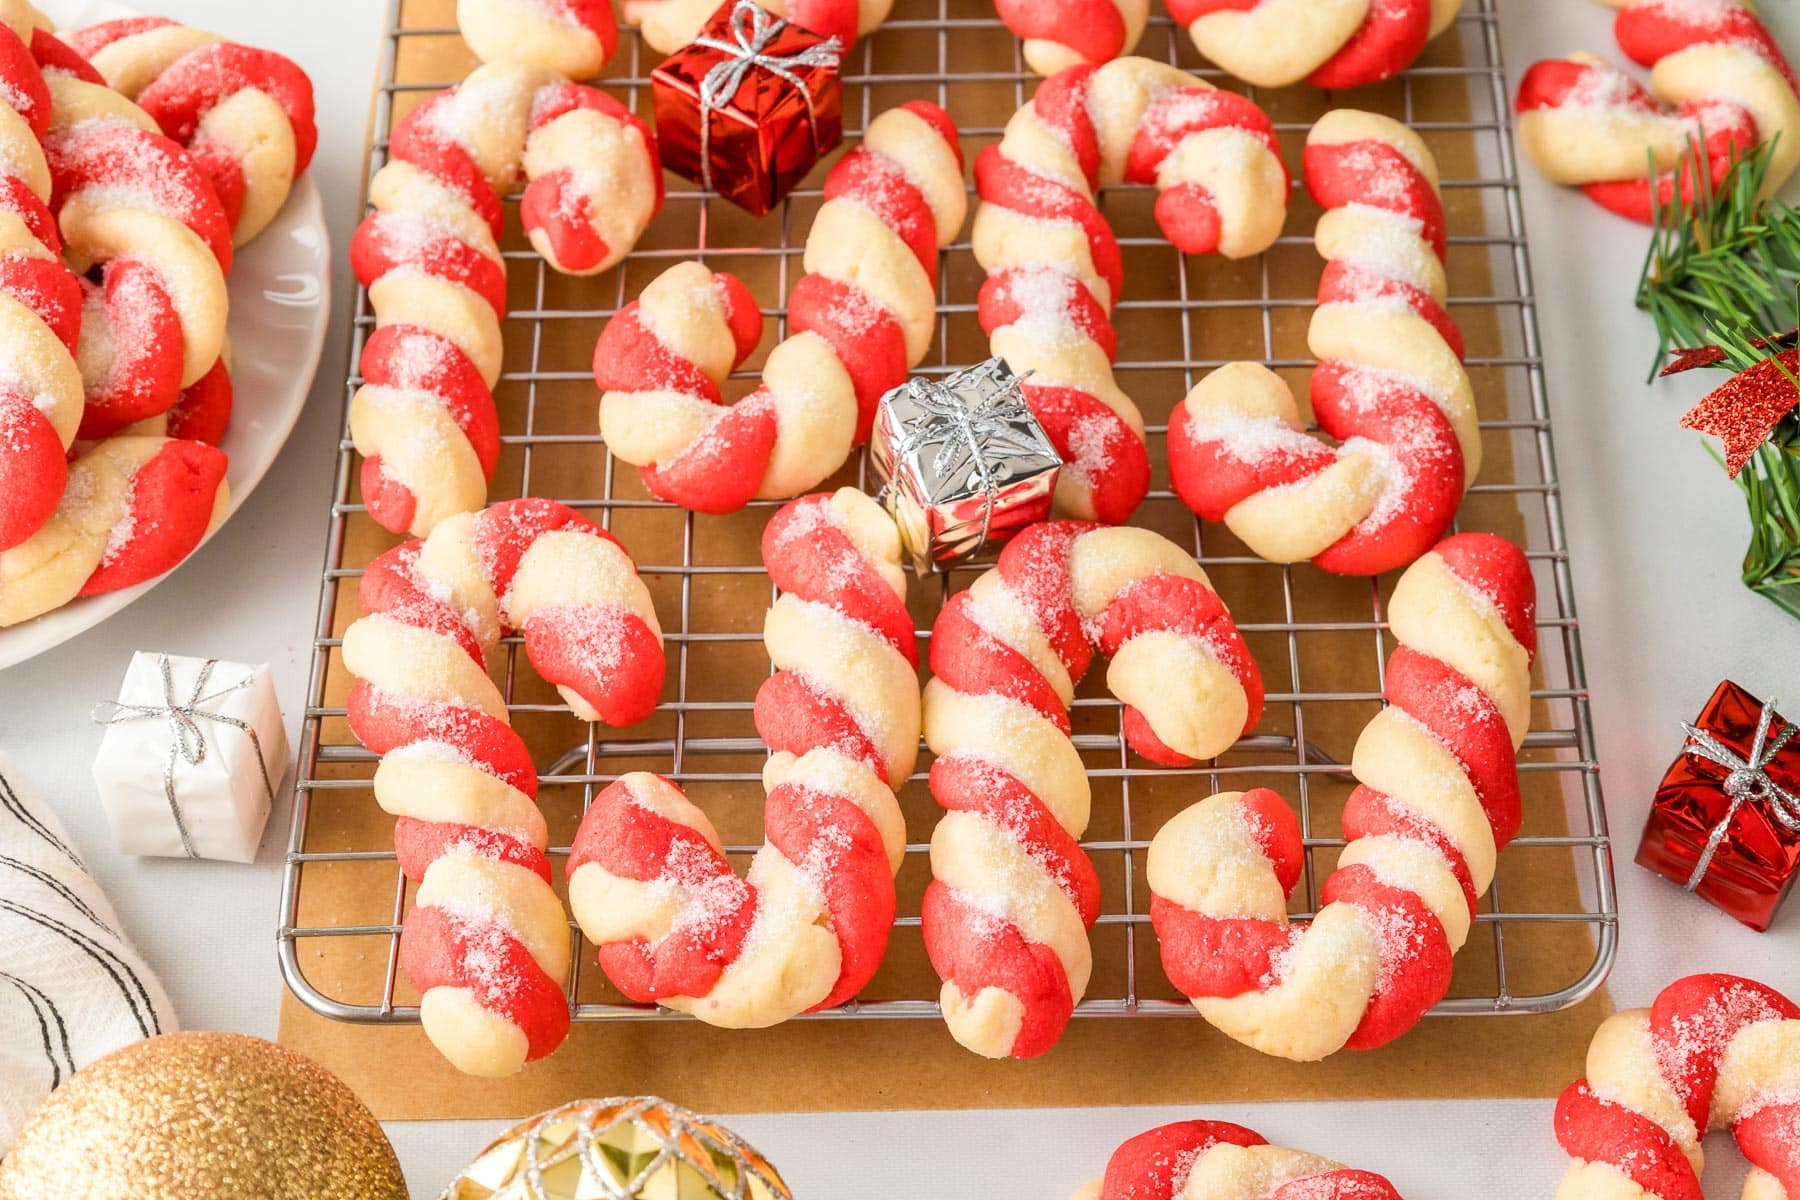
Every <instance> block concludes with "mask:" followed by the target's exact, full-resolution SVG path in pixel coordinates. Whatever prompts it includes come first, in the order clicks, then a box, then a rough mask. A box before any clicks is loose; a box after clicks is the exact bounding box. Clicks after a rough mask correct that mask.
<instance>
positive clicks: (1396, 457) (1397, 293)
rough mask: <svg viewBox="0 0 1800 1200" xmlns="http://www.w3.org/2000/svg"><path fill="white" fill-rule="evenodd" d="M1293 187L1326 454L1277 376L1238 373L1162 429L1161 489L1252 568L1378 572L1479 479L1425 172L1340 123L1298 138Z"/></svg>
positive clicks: (1378, 127)
mask: <svg viewBox="0 0 1800 1200" xmlns="http://www.w3.org/2000/svg"><path fill="white" fill-rule="evenodd" d="M1306 183H1307V187H1308V189H1309V190H1310V191H1311V192H1312V195H1313V198H1314V199H1316V200H1317V201H1318V202H1319V203H1320V205H1322V206H1323V207H1324V208H1325V210H1326V211H1325V215H1324V216H1323V217H1321V218H1320V220H1319V226H1318V232H1317V235H1316V241H1317V245H1318V249H1319V253H1320V254H1321V255H1322V256H1324V258H1325V259H1326V260H1327V261H1326V266H1325V274H1324V277H1323V278H1322V279H1321V280H1320V281H1319V307H1318V309H1317V310H1316V311H1315V312H1314V313H1313V319H1312V326H1311V328H1310V330H1309V331H1308V335H1307V340H1308V344H1309V345H1310V346H1311V348H1312V351H1313V353H1314V354H1316V355H1318V356H1319V358H1320V359H1321V360H1322V361H1321V362H1320V364H1319V366H1318V369H1317V370H1315V371H1314V372H1313V376H1312V408H1313V414H1314V415H1315V416H1316V417H1317V418H1318V422H1319V427H1320V429H1322V430H1323V431H1324V433H1325V434H1326V435H1328V436H1329V437H1332V438H1335V439H1337V442H1338V444H1337V445H1335V446H1333V445H1330V444H1328V443H1326V442H1323V441H1320V440H1319V439H1317V438H1315V437H1313V436H1312V435H1311V434H1309V433H1307V432H1306V427H1305V425H1304V424H1303V423H1302V421H1301V418H1300V412H1299V407H1298V406H1297V405H1296V404H1295V402H1294V396H1293V393H1292V392H1291V391H1290V390H1289V389H1288V386H1287V384H1286V383H1285V382H1283V381H1282V379H1281V378H1280V377H1279V376H1277V375H1276V374H1275V373H1274V372H1272V371H1270V370H1268V369H1267V368H1266V367H1263V366H1260V365H1258V364H1254V363H1234V364H1231V365H1230V366H1227V367H1224V368H1222V369H1221V370H1218V371H1215V372H1213V373H1212V374H1211V375H1209V376H1207V377H1206V378H1205V379H1203V380H1201V381H1200V383H1199V384H1198V385H1197V386H1196V387H1195V388H1194V390H1193V391H1191V392H1190V393H1188V396H1187V398H1186V399H1185V400H1183V401H1182V403H1181V404H1180V406H1179V407H1177V408H1176V410H1175V412H1174V414H1173V415H1172V416H1171V417H1170V419H1169V479H1170V482H1171V483H1172V484H1173V485H1174V488H1175V492H1176V494H1177V495H1179V496H1180V497H1181V499H1182V501H1183V502H1184V503H1186V504H1187V506H1188V507H1189V508H1191V509H1193V510H1194V511H1195V512H1196V513H1198V514H1200V516H1202V517H1204V518H1205V519H1207V520H1208V521H1223V522H1224V523H1225V524H1226V525H1227V526H1229V527H1230V529H1231V531H1232V532H1233V533H1235V534H1236V535H1237V536H1238V537H1239V538H1240V539H1242V540H1243V542H1244V544H1245V545H1247V546H1248V547H1250V549H1251V550H1252V551H1254V552H1255V553H1257V554H1259V555H1261V556H1262V557H1263V558H1266V559H1269V560H1270V561H1272V562H1299V561H1300V560H1302V559H1307V558H1310V559H1312V560H1313V561H1314V562H1315V563H1317V564H1318V565H1319V566H1321V567H1323V568H1324V569H1325V570H1327V571H1334V572H1337V573H1339V574H1343V575H1375V574H1379V573H1381V572H1382V571H1388V570H1392V569H1393V568H1395V567H1400V566H1404V565H1405V564H1407V563H1409V562H1411V561H1412V560H1413V559H1415V558H1417V557H1418V556H1419V555H1421V554H1423V553H1424V552H1425V551H1426V550H1428V549H1430V548H1431V546H1432V544H1433V543H1435V542H1436V541H1437V540H1438V539H1439V538H1440V537H1442V536H1443V535H1444V531H1445V530H1447V529H1448V528H1449V527H1450V522H1451V521H1452V520H1453V519H1454V518H1455V516H1456V509H1457V506H1458V505H1459V504H1461V503H1462V497H1463V493H1464V492H1465V491H1466V490H1467V489H1468V487H1469V484H1470V483H1472V482H1473V481H1474V479H1475V474H1476V472H1477V471H1478V470H1480V467H1481V431H1480V428H1479V426H1478V424H1477V418H1476V412H1475V394H1474V391H1473V389H1472V388H1471V386H1470V384H1469V376H1468V373H1467V372H1466V371H1465V370H1464V369H1463V365H1462V354H1463V341H1462V334H1461V333H1460V332H1459V331H1458V330H1457V328H1456V323H1455V322H1454V321H1452V320H1451V319H1450V316H1449V313H1448V312H1447V310H1446V308H1445V297H1446V285H1445V278H1444V261H1445V237H1444V210H1443V204H1442V202H1441V200H1440V198H1439V196H1438V183H1437V164H1436V162H1435V161H1433V159H1432V157H1431V152H1430V151H1429V150H1427V149H1426V147H1425V143H1424V142H1423V141H1422V140H1420V138H1419V136H1418V135H1417V134H1415V133H1414V132H1413V131H1412V130H1410V129H1408V128H1407V127H1406V126H1404V125H1402V124H1400V123H1399V122H1398V121H1394V120H1391V119H1389V118H1387V117H1381V116H1376V115H1374V114H1372V113H1364V112H1355V111H1352V110H1349V109H1338V110H1336V111H1333V112H1330V113H1327V114H1326V115H1325V117H1324V118H1323V119H1321V120H1320V121H1319V123H1318V124H1317V125H1315V126H1314V127H1313V130H1312V132H1311V133H1310V134H1309V135H1308V137H1307V139H1306Z"/></svg>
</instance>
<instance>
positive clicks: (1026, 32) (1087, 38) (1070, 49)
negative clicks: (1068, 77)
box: [994, 0, 1150, 75]
mask: <svg viewBox="0 0 1800 1200" xmlns="http://www.w3.org/2000/svg"><path fill="white" fill-rule="evenodd" d="M994 8H995V9H996V10H997V11H998V12H999V14H1000V19H1001V20H1002V21H1004V22H1006V27H1007V28H1008V29H1010V30H1012V31H1013V33H1014V34H1015V35H1016V36H1017V37H1018V38H1019V39H1020V40H1021V41H1023V42H1024V43H1025V65H1026V66H1028V67H1030V68H1031V69H1032V70H1034V71H1036V72H1037V73H1038V74H1039V75H1054V74H1056V73H1057V72H1058V71H1063V70H1067V69H1068V68H1070V67H1079V66H1084V65H1086V66H1099V65H1100V64H1101V63H1104V62H1111V61H1112V60H1113V59H1115V58H1118V57H1119V56H1121V55H1124V54H1130V53H1131V51H1132V49H1133V48H1134V47H1135V46H1136V45H1137V43H1138V38H1140V37H1142V36H1143V33H1144V23H1145V22H1146V21H1148V20H1149V18H1150V0H994Z"/></svg>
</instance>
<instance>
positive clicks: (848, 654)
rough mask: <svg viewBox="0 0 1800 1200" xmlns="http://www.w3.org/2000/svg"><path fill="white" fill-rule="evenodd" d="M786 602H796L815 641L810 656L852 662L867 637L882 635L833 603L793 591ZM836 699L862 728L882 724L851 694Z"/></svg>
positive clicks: (879, 717)
mask: <svg viewBox="0 0 1800 1200" xmlns="http://www.w3.org/2000/svg"><path fill="white" fill-rule="evenodd" d="M782 603H784V604H789V605H792V606H793V607H794V608H795V609H796V610H797V613H796V615H797V616H798V617H799V621H800V624H801V625H802V627H803V628H805V629H806V631H807V634H808V637H809V639H810V641H811V643H812V645H811V647H809V653H808V657H811V658H813V660H814V661H825V662H840V663H842V662H850V661H852V660H853V659H855V658H856V657H857V656H858V654H859V653H860V652H861V649H862V640H863V639H864V638H867V637H870V636H875V637H879V636H880V635H879V634H877V633H875V631H874V630H873V629H871V628H870V627H869V626H867V625H865V624H863V623H862V622H860V621H856V620H853V619H851V618H850V617H849V616H848V615H846V614H845V613H843V612H842V611H840V610H839V609H836V608H833V607H832V606H831V605H829V604H821V603H820V602H818V601H816V600H802V599H800V597H798V596H795V595H792V594H790V595H788V596H786V597H784V598H783V600H782ZM884 644H885V643H884ZM821 690H822V689H821ZM836 700H837V702H838V703H839V704H840V705H842V706H843V708H844V710H845V711H847V712H848V713H849V714H850V716H851V717H852V718H853V719H854V720H855V721H856V723H857V724H858V725H860V726H862V728H864V729H879V728H881V714H880V713H872V712H865V711H862V710H860V709H859V708H858V707H857V705H856V703H855V701H854V699H853V698H852V697H850V696H847V695H842V696H837V697H836Z"/></svg>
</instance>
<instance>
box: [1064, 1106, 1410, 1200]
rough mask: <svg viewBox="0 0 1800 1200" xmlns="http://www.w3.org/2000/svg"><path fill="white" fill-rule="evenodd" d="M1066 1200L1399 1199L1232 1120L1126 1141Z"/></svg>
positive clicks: (1390, 1188) (1373, 1181) (1370, 1179)
mask: <svg viewBox="0 0 1800 1200" xmlns="http://www.w3.org/2000/svg"><path fill="white" fill-rule="evenodd" d="M1069 1200H1400V1193H1399V1192H1397V1191H1395V1190H1394V1185H1393V1184H1391V1183H1389V1182H1388V1181H1387V1180H1386V1179H1384V1178H1382V1177H1381V1176H1380V1175H1376V1174H1374V1173H1373V1172H1370V1171H1358V1170H1355V1169H1353V1168H1351V1167H1345V1166H1340V1165H1339V1164H1337V1163H1334V1162H1332V1161H1331V1160H1330V1159H1328V1158H1320V1157H1319V1156H1318V1155H1316V1154H1308V1153H1306V1152H1305V1151H1304V1150H1289V1149H1287V1148H1285V1147H1282V1146H1271V1145H1269V1144H1268V1143H1267V1142H1265V1141H1264V1140H1263V1137H1262V1135H1261V1134H1260V1133H1257V1132H1256V1131H1254V1130H1251V1129H1245V1128H1244V1127H1243V1126H1242V1125H1233V1124H1232V1123H1231V1122H1229V1121H1176V1122H1173V1123H1171V1124H1168V1125H1161V1126H1158V1127H1157V1128H1155V1129H1152V1130H1149V1131H1147V1132H1145V1133H1140V1134H1138V1135H1137V1136H1136V1137H1134V1138H1131V1139H1130V1140H1129V1141H1126V1142H1125V1143H1123V1144H1122V1145H1121V1146H1120V1147H1119V1148H1118V1149H1117V1150H1115V1151H1113V1155H1112V1157H1111V1158H1110V1159H1108V1160H1107V1163H1106V1175H1105V1177H1104V1178H1101V1179H1096V1180H1095V1181H1094V1182H1092V1183H1090V1184H1088V1185H1087V1186H1086V1187H1084V1188H1082V1189H1081V1190H1080V1191H1078V1192H1076V1193H1075V1194H1074V1195H1073V1196H1071V1197H1069Z"/></svg>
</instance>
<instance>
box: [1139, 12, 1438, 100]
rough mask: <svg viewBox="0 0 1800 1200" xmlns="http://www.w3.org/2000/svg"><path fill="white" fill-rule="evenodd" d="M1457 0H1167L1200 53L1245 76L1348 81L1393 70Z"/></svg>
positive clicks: (1260, 82)
mask: <svg viewBox="0 0 1800 1200" xmlns="http://www.w3.org/2000/svg"><path fill="white" fill-rule="evenodd" d="M1461 9H1462V0H1170V4H1169V15H1170V16H1172V17H1174V18H1175V22H1176V24H1178V25H1185V26H1187V30H1188V35H1189V36H1190V37H1192V38H1193V39H1194V45H1195V46H1197V47H1199V49H1200V53H1202V54H1204V55H1206V57H1208V58H1210V59H1212V60H1213V61H1214V62H1215V63H1218V64H1219V65H1220V66H1221V67H1223V68H1225V70H1227V71H1229V72H1230V73H1231V74H1233V75H1235V76H1237V77H1238V78H1239V79H1242V80H1243V81H1244V82H1246V83H1253V84H1255V85H1257V86H1258V87H1286V86H1288V85H1289V84H1290V83H1299V82H1300V81H1301V80H1302V79H1304V80H1306V81H1307V82H1308V83H1310V84H1312V85H1313V86H1314V87H1321V88H1353V87H1362V86H1363V85H1364V84H1368V83H1378V82H1380V81H1381V80H1383V79H1388V78H1391V77H1393V76H1395V75H1398V74H1399V73H1400V72H1401V71H1404V70H1405V69H1406V68H1408V67H1410V66H1412V65H1413V63H1414V62H1416V61H1417V60H1418V57H1419V55H1420V54H1422V53H1424V51H1425V44H1426V43H1427V42H1429V41H1430V40H1431V39H1432V38H1435V37H1436V36H1437V35H1438V34H1440V33H1442V32H1444V30H1446V29H1448V28H1449V27H1450V24H1451V22H1453V21H1455V20H1456V14H1457V13H1458V12H1459V11H1461Z"/></svg>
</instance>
